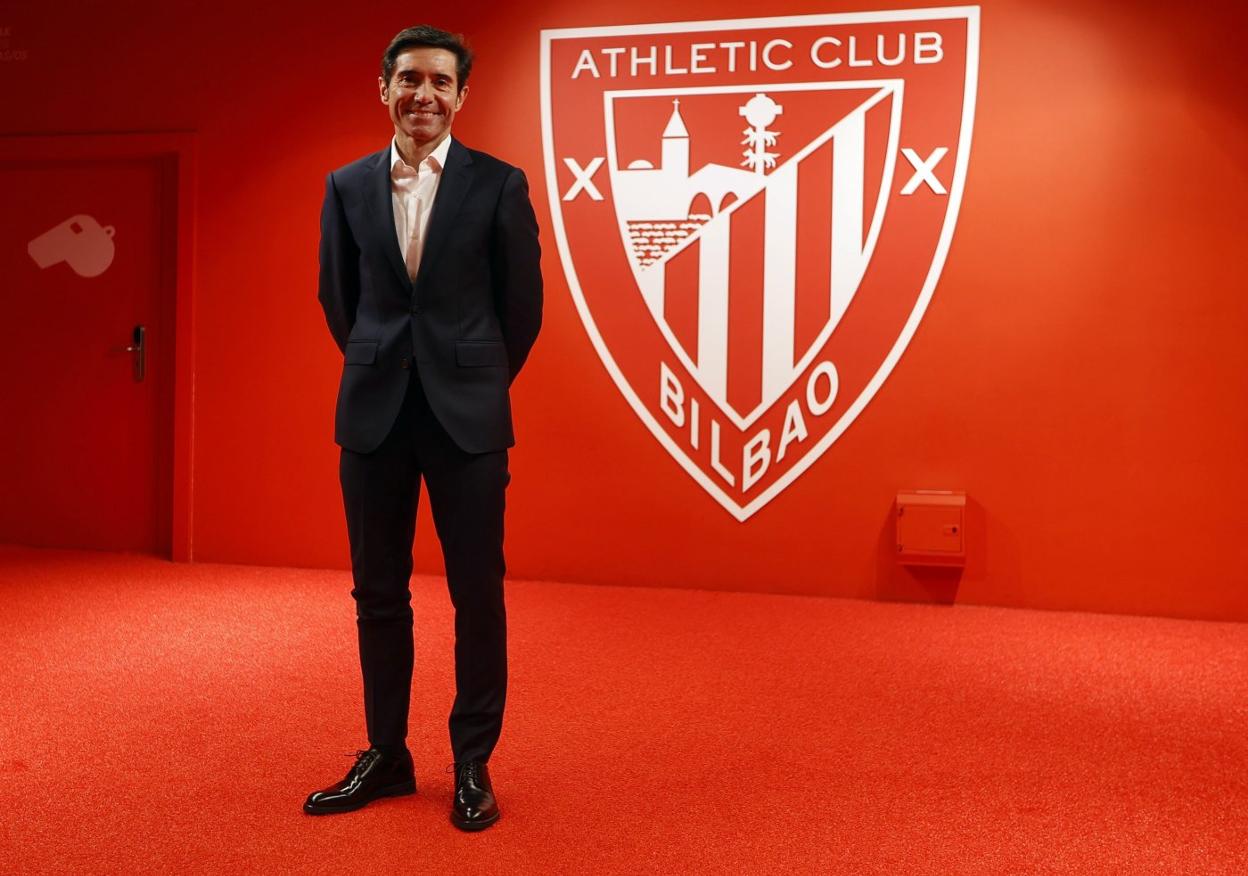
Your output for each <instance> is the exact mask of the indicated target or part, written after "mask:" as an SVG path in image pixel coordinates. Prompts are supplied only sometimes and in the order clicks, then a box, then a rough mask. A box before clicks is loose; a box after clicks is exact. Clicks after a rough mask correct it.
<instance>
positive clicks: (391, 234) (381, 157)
mask: <svg viewBox="0 0 1248 876" xmlns="http://www.w3.org/2000/svg"><path fill="white" fill-rule="evenodd" d="M365 201H366V202H367V204H368V208H369V210H370V211H371V212H372V214H373V225H374V230H375V231H376V232H377V234H378V235H379V239H380V240H381V248H382V249H383V250H384V251H385V253H386V261H388V262H390V267H392V268H394V272H395V273H396V274H398V276H399V280H400V281H401V282H402V283H403V286H404V287H405V288H410V286H411V282H412V281H411V279H410V278H409V277H408V276H407V265H406V263H404V261H403V251H402V250H401V249H399V237H398V232H397V231H395V228H394V202H393V201H392V200H391V186H390V147H389V146H387V147H386V148H385V149H383V150H382V151H381V152H379V153H378V154H377V165H376V166H375V167H374V168H373V169H372V170H371V171H369V176H368V191H367V192H366V193H365Z"/></svg>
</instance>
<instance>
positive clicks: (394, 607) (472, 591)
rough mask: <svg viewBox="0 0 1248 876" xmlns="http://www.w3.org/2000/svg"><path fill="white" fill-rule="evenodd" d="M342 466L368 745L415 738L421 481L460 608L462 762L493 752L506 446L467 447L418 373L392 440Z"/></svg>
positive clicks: (454, 725) (502, 629) (454, 746)
mask: <svg viewBox="0 0 1248 876" xmlns="http://www.w3.org/2000/svg"><path fill="white" fill-rule="evenodd" d="M339 474H340V477H341V480H342V495H343V503H344V505H345V507H346V514H347V534H348V537H349V539H350V542H351V571H352V576H353V580H354V585H355V586H354V588H353V589H352V591H351V595H352V597H353V598H354V599H355V606H356V623H357V627H358V631H359V643H360V668H361V670H362V672H363V676H364V715H365V719H366V721H367V725H368V740H369V744H370V745H372V746H380V747H400V746H403V745H405V744H406V743H405V740H406V738H407V720H408V707H409V702H410V699H411V685H412V606H411V590H410V589H409V586H410V583H411V574H412V540H413V538H414V536H415V531H416V506H417V501H418V497H419V495H420V483H421V481H422V480H423V481H424V483H425V490H426V493H427V494H428V497H429V505H430V510H431V511H432V512H433V522H434V527H435V529H436V530H437V533H438V538H439V540H440V541H441V543H442V555H443V557H444V558H445V560H446V578H447V585H448V587H449V589H450V595H451V603H452V604H453V605H454V607H455V702H454V705H453V706H452V708H451V716H450V734H451V750H452V752H453V753H454V756H455V760H456V761H457V762H463V761H467V760H479V761H488V760H489V758H490V754H491V753H492V752H493V750H494V746H495V745H496V744H497V742H498V737H499V734H500V732H501V731H502V724H503V705H504V703H505V700H506V696H507V614H506V609H505V607H504V604H503V574H504V571H505V566H504V561H503V510H504V504H505V503H504V494H505V492H506V489H507V484H508V481H509V480H510V475H509V473H508V471H507V451H506V450H501V451H498V452H496V453H482V454H471V453H465V452H464V451H462V450H460V449H459V447H458V446H456V444H455V443H454V442H453V441H452V440H451V438H450V436H448V435H447V434H446V432H445V431H444V430H443V429H442V426H441V425H440V424H439V423H438V421H437V418H436V417H435V416H434V415H433V412H432V411H431V410H430V409H429V404H428V402H427V401H426V400H425V395H424V392H423V391H422V390H421V387H420V380H419V379H418V377H417V374H416V372H415V371H413V372H412V374H411V380H410V382H409V384H408V391H407V395H406V397H405V398H404V401H403V408H402V410H401V412H400V413H399V417H398V420H397V421H396V422H395V425H394V428H393V429H392V430H391V432H390V434H389V435H388V436H387V437H386V439H385V441H383V442H382V444H381V446H380V447H378V448H377V449H376V450H375V451H373V452H372V453H354V452H352V451H350V450H346V449H344V450H343V451H342V457H341V462H340V467H339Z"/></svg>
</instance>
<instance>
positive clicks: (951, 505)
mask: <svg viewBox="0 0 1248 876" xmlns="http://www.w3.org/2000/svg"><path fill="white" fill-rule="evenodd" d="M896 521H897V559H898V561H899V562H901V563H904V564H906V565H911V566H962V565H965V564H966V493H964V492H959V491H954V490H910V491H907V492H901V493H898V494H897V517H896Z"/></svg>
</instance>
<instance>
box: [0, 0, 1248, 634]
mask: <svg viewBox="0 0 1248 876" xmlns="http://www.w3.org/2000/svg"><path fill="white" fill-rule="evenodd" d="M80 5H81V7H82V8H80V9H78V10H76V11H73V12H72V14H70V12H65V11H49V10H51V7H49V6H47V5H46V4H26V5H25V6H24V7H23V8H19V9H11V8H10V9H9V10H8V11H5V12H3V13H0V15H3V16H4V20H3V21H0V27H7V28H8V37H7V39H8V42H9V49H10V51H12V50H17V51H18V52H20V53H21V55H22V58H21V59H17V60H11V61H5V62H0V96H2V98H3V106H4V107H5V112H4V113H3V116H0V134H16V133H41V134H42V133H75V132H87V131H92V132H117V131H160V130H192V131H195V132H197V134H198V147H197V168H198V171H197V173H198V179H197V186H198V199H197V223H198V224H197V229H198V230H197V251H196V255H195V268H194V294H195V308H196V309H195V326H196V371H195V393H196V394H195V411H196V429H195V451H194V452H195V455H194V506H193V512H194V524H193V525H194V529H193V537H194V551H195V557H196V558H197V559H200V560H210V561H223V562H240V563H265V564H268V563H272V564H283V565H300V566H334V567H344V566H345V564H346V560H347V554H346V538H345V533H344V525H343V520H342V512H341V506H340V501H339V494H338V485H337V475H336V471H337V467H336V458H337V457H336V448H335V447H334V445H333V443H332V439H331V426H332V412H333V401H334V393H335V389H336V382H337V377H338V372H339V357H338V354H337V351H336V350H335V348H334V346H333V344H332V342H331V341H330V339H329V336H328V333H327V332H326V330H325V327H324V324H323V321H322V317H321V314H320V311H319V308H318V305H317V303H316V295H315V293H316V289H315V285H316V279H315V275H316V239H317V216H318V211H319V204H320V198H321V193H322V184H323V177H324V173H325V172H326V171H327V170H329V169H330V168H332V167H336V166H338V165H340V164H343V163H345V162H347V161H349V160H351V159H353V158H355V157H357V156H359V155H362V154H364V153H366V152H371V151H375V150H376V149H379V148H381V147H382V146H384V145H385V143H386V142H387V139H388V137H389V127H388V122H387V120H386V116H385V111H384V108H383V107H382V106H381V105H380V104H379V103H378V102H377V98H376V85H375V79H376V75H377V74H376V67H377V60H378V56H379V55H380V52H381V49H382V48H384V45H385V43H386V41H387V40H388V38H389V37H390V36H391V35H392V34H393V33H394V32H395V31H397V30H398V29H400V28H401V27H403V26H406V25H408V24H411V23H413V22H411V21H409V20H408V19H407V17H405V15H404V14H403V13H402V12H397V11H389V10H383V9H380V8H378V7H377V6H376V5H374V4H354V5H353V6H351V7H347V6H344V5H343V4H340V3H315V2H304V3H299V4H293V3H291V4H263V3H248V4H242V3H235V2H227V3H221V4H211V5H209V4H199V7H200V8H199V9H198V10H197V11H194V12H189V13H188V12H183V11H180V10H174V9H171V8H170V6H171V4H157V3H133V4H124V3H123V4H109V5H108V6H107V7H99V6H97V5H95V4H80ZM904 5H905V4H897V3H887V2H869V3H852V4H851V3H845V2H841V0H832V2H826V0H825V2H821V3H813V2H807V0H795V2H791V3H789V4H787V5H785V6H783V7H775V8H772V7H769V8H768V9H767V10H766V12H767V14H777V15H778V14H797V13H806V12H812V13H813V12H841V11H861V10H868V9H875V8H904ZM348 8H349V9H350V12H349V14H348V11H347V10H348ZM395 9H397V7H395ZM672 9H673V7H672V6H671V4H669V3H660V2H654V0H641V2H640V3H636V4H633V5H630V6H629V7H628V8H627V10H624V9H623V8H622V7H619V6H618V5H616V4H607V3H600V4H594V3H592V2H591V3H586V2H578V3H556V2H550V3H545V4H543V3H540V2H539V3H535V4H531V5H528V6H527V7H525V8H523V9H522V10H521V9H520V8H518V6H517V5H515V4H484V5H479V6H473V7H469V6H467V5H461V6H459V7H453V11H451V12H448V14H447V15H446V16H445V17H443V18H442V19H441V20H440V21H439V22H436V23H438V24H440V25H441V26H444V27H447V28H448V29H452V30H463V31H465V32H466V33H468V34H469V36H470V37H471V39H472V42H473V44H474V46H475V48H476V49H477V52H478V56H479V60H478V67H477V69H476V70H475V71H474V73H473V76H472V82H471V87H472V91H471V94H470V97H469V100H468V102H467V105H466V107H465V109H464V110H463V112H462V114H461V115H460V116H459V117H458V118H457V120H456V125H455V133H456V135H457V136H458V137H459V138H460V139H462V140H464V141H465V142H467V143H469V144H470V145H473V146H476V147H478V148H482V149H485V150H487V151H491V152H494V153H495V154H497V155H499V156H500V157H503V158H506V159H508V160H510V161H512V162H514V163H517V164H519V165H521V166H522V167H524V168H525V169H526V170H527V171H528V172H529V176H530V180H531V182H532V185H533V192H534V203H535V206H536V208H537V211H538V217H539V221H540V222H541V224H542V227H543V231H544V238H543V240H544V250H545V254H544V255H545V257H544V267H545V273H546V280H547V289H548V296H547V301H548V303H547V309H546V324H545V328H544V332H543V335H542V337H541V339H540V340H539V342H538V346H537V348H536V349H535V352H534V355H533V357H532V359H531V360H530V364H529V366H528V367H527V369H526V371H525V373H524V374H523V376H522V377H521V378H520V380H519V381H518V383H517V385H516V387H515V391H514V392H515V396H514V402H515V409H516V411H517V428H518V435H519V446H518V447H517V449H516V450H515V451H513V455H512V470H513V475H514V479H513V486H512V489H511V491H510V493H509V507H510V514H509V518H508V526H509V531H508V550H509V559H510V568H511V573H512V575H513V576H515V577H518V578H547V579H558V580H571V581H588V582H606V583H630V584H641V585H671V586H690V587H703V588H717V589H728V590H754V589H761V590H773V591H777V592H789V593H806V594H821V595H830V596H859V597H884V598H905V599H912V598H913V599H942V600H943V599H952V598H956V600H957V601H959V602H968V603H982V604H997V605H1014V606H1034V607H1045V608H1059V609H1091V610H1103V611H1115V612H1135V613H1147V614H1165V615H1179V616H1191V617H1209V618H1224V619H1236V620H1244V619H1248V595H1245V591H1246V589H1248V588H1245V583H1248V538H1245V537H1244V535H1243V517H1244V515H1243V512H1242V511H1241V510H1240V504H1241V502H1240V498H1241V497H1243V496H1245V495H1248V464H1246V463H1245V449H1246V448H1248V405H1245V404H1244V399H1245V398H1248V345H1245V343H1244V340H1243V338H1244V336H1245V332H1246V330H1248V294H1246V293H1248V283H1245V269H1244V267H1243V253H1244V252H1245V243H1248V241H1246V240H1245V237H1246V234H1245V223H1244V220H1243V218H1242V209H1243V204H1245V203H1248V170H1246V168H1248V127H1246V123H1245V115H1244V110H1243V106H1244V104H1243V97H1242V95H1243V89H1244V86H1245V84H1248V83H1246V82H1245V79H1246V78H1248V77H1246V76H1245V74H1244V71H1243V67H1242V63H1241V62H1239V61H1236V60H1235V58H1237V57H1239V53H1238V48H1237V46H1236V45H1235V44H1234V43H1235V40H1236V39H1237V38H1238V37H1239V36H1240V35H1242V34H1243V33H1244V32H1245V26H1246V25H1248V14H1246V13H1245V12H1244V11H1243V9H1244V7H1243V4H1241V3H1237V2H1236V3H1231V2H1227V3H1224V4H1214V3H1203V4H1202V3H1197V4H1189V5H1187V6H1184V7H1182V8H1181V9H1180V8H1179V7H1175V6H1174V5H1173V4H1168V3H1167V4H1163V3H1161V2H1157V0H1146V2H1125V0H1124V2H1103V3H1095V2H1088V0H1053V2H1038V0H1026V2H998V0H988V2H985V3H984V4H983V6H982V19H981V26H982V33H981V62H980V70H979V101H978V108H977V111H976V119H975V132H974V144H973V147H972V151H971V160H970V170H969V177H968V182H967V188H966V194H965V199H964V202H963V205H962V211H961V216H960V219H959V221H958V225H957V230H956V232H955V235H954V239H953V245H952V248H951V250H950V253H949V258H948V262H947V264H946V267H945V269H944V273H943V275H942V277H941V280H940V284H939V286H938V287H937V289H936V294H935V297H934V298H933V300H932V303H931V306H930V307H929V309H928V312H927V316H926V317H925V319H924V321H923V323H922V324H921V325H920V327H919V330H918V333H917V334H916V335H915V337H914V339H913V341H912V342H911V343H910V346H909V348H908V349H907V351H906V353H905V354H904V356H903V357H902V359H901V361H900V363H899V364H898V366H897V367H896V369H895V370H894V371H893V374H892V376H891V377H890V378H889V379H888V381H887V382H886V383H885V384H884V386H883V388H882V389H881V390H880V392H879V393H878V394H877V396H876V397H875V399H874V400H873V401H872V402H871V404H870V405H868V407H867V408H866V409H865V411H864V412H863V413H862V415H861V416H860V417H859V418H858V419H857V420H856V421H855V422H854V423H853V425H851V426H850V428H849V429H848V431H847V432H846V433H845V434H844V435H843V436H842V437H841V438H840V440H839V441H838V442H837V443H836V444H834V445H833V446H832V448H831V449H830V450H829V451H828V452H827V453H826V454H825V455H824V456H823V457H822V458H821V459H820V460H819V461H818V462H817V463H816V464H815V465H814V466H813V467H812V468H810V470H809V471H808V472H807V473H806V474H804V475H803V476H802V477H800V478H799V479H798V480H797V482H796V483H794V484H793V485H792V486H791V487H789V488H788V489H787V490H786V491H784V492H783V493H782V494H781V495H780V496H779V497H777V498H776V499H774V500H773V501H772V502H771V503H770V504H769V505H768V506H767V507H765V508H764V509H763V510H762V511H760V512H759V513H758V514H756V515H755V516H753V517H752V518H750V519H749V520H748V521H747V522H746V523H744V524H742V523H738V522H737V521H736V520H734V519H733V518H732V517H731V516H729V515H728V514H727V513H726V512H725V511H723V510H722V509H721V508H720V507H719V506H718V505H717V504H716V503H715V502H714V501H712V500H711V499H710V498H709V497H708V496H707V495H706V494H705V493H704V492H703V491H702V489H701V488H700V487H699V486H698V485H696V484H695V483H694V482H693V481H692V480H691V479H690V478H689V477H688V476H687V475H686V474H685V473H684V471H682V470H681V469H680V468H679V466H678V465H677V464H676V463H675V462H674V461H672V459H671V458H670V457H669V456H668V455H667V453H666V452H665V451H664V450H663V449H662V448H661V447H660V446H659V445H658V443H657V442H656V441H655V440H654V439H653V438H652V437H651V435H650V433H649V432H648V431H647V430H646V428H645V427H644V426H643V425H642V424H641V422H640V421H639V420H638V419H637V417H636V416H635V415H634V414H633V412H632V410H631V409H630V408H629V407H628V405H627V403H626V402H625V401H624V399H623V398H622V397H621V396H620V394H619V392H618V391H617V390H616V388H615V386H614V384H613V383H612V381H611V379H610V378H609V376H608V375H607V373H606V371H605V369H604V368H603V367H602V365H601V364H600V362H599V360H598V358H597V356H596V354H595V353H594V351H593V349H592V347H591V345H590V342H589V340H588V339H587V337H586V334H585V331H584V329H583V328H582V326H581V323H580V320H579V318H578V316H577V314H576V311H575V308H574V307H573V305H572V302H571V299H570V296H569V293H568V289H567V286H566V283H565V280H564V277H563V271H562V268H561V266H560V263H559V258H558V253H557V252H556V250H555V246H554V239H553V236H552V235H551V233H550V229H551V224H550V217H549V212H548V208H547V201H546V196H545V179H544V174H543V169H542V153H541V141H540V128H539V116H540V113H539V94H538V92H539V83H538V72H539V67H538V63H539V62H538V57H539V55H538V52H539V31H540V29H541V28H543V27H573V26H593V25H605V24H628V23H633V22H645V21H664V20H669V19H670V18H673V17H676V18H680V19H705V18H735V17H749V16H754V15H758V14H760V10H759V8H758V6H757V4H753V3H746V2H741V0H724V2H718V3H691V4H687V5H685V6H683V7H681V9H680V11H679V12H678V13H674V12H673V11H672ZM14 57H16V55H14ZM915 486H918V487H940V488H954V489H965V490H967V491H968V493H969V495H970V497H971V500H972V507H971V521H970V524H971V527H970V554H969V559H968V564H967V568H966V570H965V573H964V574H963V575H961V576H960V579H959V578H957V577H956V576H950V575H947V574H935V575H932V574H929V575H914V574H912V573H910V572H906V571H904V570H900V569H898V568H896V567H895V566H894V565H893V563H892V558H891V555H890V551H891V547H890V542H889V540H890V539H891V527H890V523H889V520H890V511H891V502H892V498H893V496H894V494H895V493H896V491H897V490H898V489H900V488H907V487H915ZM421 526H422V528H421V531H420V532H419V534H418V541H419V543H420V547H419V549H418V551H417V556H418V560H419V562H420V564H421V565H422V566H423V567H425V568H434V567H436V563H437V559H436V550H435V549H434V547H433V542H432V535H433V533H432V528H431V527H430V526H429V525H428V518H427V516H422V523H421Z"/></svg>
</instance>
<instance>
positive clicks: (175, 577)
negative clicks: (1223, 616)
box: [0, 548, 1248, 874]
mask: <svg viewBox="0 0 1248 876" xmlns="http://www.w3.org/2000/svg"><path fill="white" fill-rule="evenodd" d="M349 586H350V585H349V579H348V576H347V575H346V574H345V573H340V572H319V571H306V570H291V569H267V568H252V567H243V566H222V565H193V566H184V565H172V564H170V563H166V562H163V561H159V560H156V559H152V558H146V557H133V556H117V555H109V554H92V553H79V552H62V551H35V550H24V549H16V548H0V624H2V626H0V629H2V630H3V634H4V638H5V647H4V651H3V659H2V660H0V691H2V692H3V700H2V706H0V708H2V711H0V871H3V872H14V873H41V872H66V873H196V872H205V873H227V872H231V873H449V872H452V871H455V872H468V873H542V874H545V873H595V874H596V873H682V874H683V873H748V874H753V873H790V872H791V873H888V874H892V873H940V874H945V873H1021V872H1027V873H1031V872H1043V873H1114V874H1117V873H1176V874H1191V873H1245V872H1248V625H1240V624H1218V623H1207V622H1189V621H1174V620H1161V619H1152V618H1130V617H1113V616H1102V615H1090V614H1073V613H1072V614H1064V613H1045V612H1031V611H1016V610H1001V609H990V608H972V607H955V608H949V607H937V606H926V605H897V604H876V603H869V602H854V601H845V600H820V599H812V598H800V597H790V596H762V595H742V594H716V593H705V592H697V591H688V590H675V589H673V590H649V589H640V588H623V587H621V588H611V587H591V586H577V585H566V584H547V583H536V582H520V581H517V582H509V583H508V609H509V623H510V631H511V638H510V644H511V679H512V684H511V689H510V693H509V698H508V713H507V720H506V725H505V727H504V731H503V738H502V741H501V743H500V744H499V747H498V750H497V751H496V752H495V755H494V758H493V760H492V761H491V765H490V767H491V772H492V774H493V777H494V782H495V787H496V789H497V791H498V795H499V800H500V803H501V806H502V809H503V817H502V820H501V821H500V822H499V823H498V824H497V825H496V826H495V827H494V828H492V829H491V830H488V831H485V832H484V833H481V834H476V835H468V834H462V833H460V832H458V831H456V830H455V829H454V828H453V827H452V826H451V825H450V823H449V821H448V820H447V812H448V807H449V801H450V793H451V778H452V777H451V776H450V775H448V774H447V773H446V772H445V771H444V770H445V768H446V766H447V764H448V763H449V761H450V757H451V756H450V752H449V741H448V737H447V731H446V717H447V713H448V711H449V708H450V703H451V697H452V693H453V682H452V665H451V653H452V652H451V613H450V606H449V602H448V599H447V596H446V591H445V584H444V582H443V581H441V580H440V579H437V578H418V579H417V580H416V581H415V582H414V584H413V591H414V603H415V611H416V616H417V644H416V651H417V666H416V677H415V681H414V690H413V700H412V719H413V726H412V733H411V737H410V739H409V744H410V746H411V748H412V753H413V756H414V758H415V762H416V771H417V782H418V784H419V786H420V793H419V794H417V795H416V796H413V797H404V798H399V799H394V800H387V801H382V802H380V803H377V804H374V805H373V806H370V807H368V808H366V809H363V810H361V811H359V812H355V813H350V814H346V815H339V816H333V817H322V818H312V817H308V816H305V815H303V814H302V812H301V811H300V804H301V803H302V801H303V798H304V796H305V795H306V794H307V793H308V792H309V791H311V790H313V789H315V788H319V787H322V786H324V785H327V784H330V783H331V782H333V781H336V780H337V779H339V778H341V777H342V775H343V774H344V773H345V772H346V769H347V768H348V767H349V766H350V764H351V762H352V760H351V758H350V757H346V756H344V754H345V753H347V752H351V751H353V750H354V749H355V748H357V747H361V746H362V745H364V744H365V740H364V736H363V717H362V711H361V704H360V701H361V693H360V684H359V677H358V664H357V662H356V653H355V628H354V620H353V614H352V606H351V604H350V597H349V595H348V589H349Z"/></svg>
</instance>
